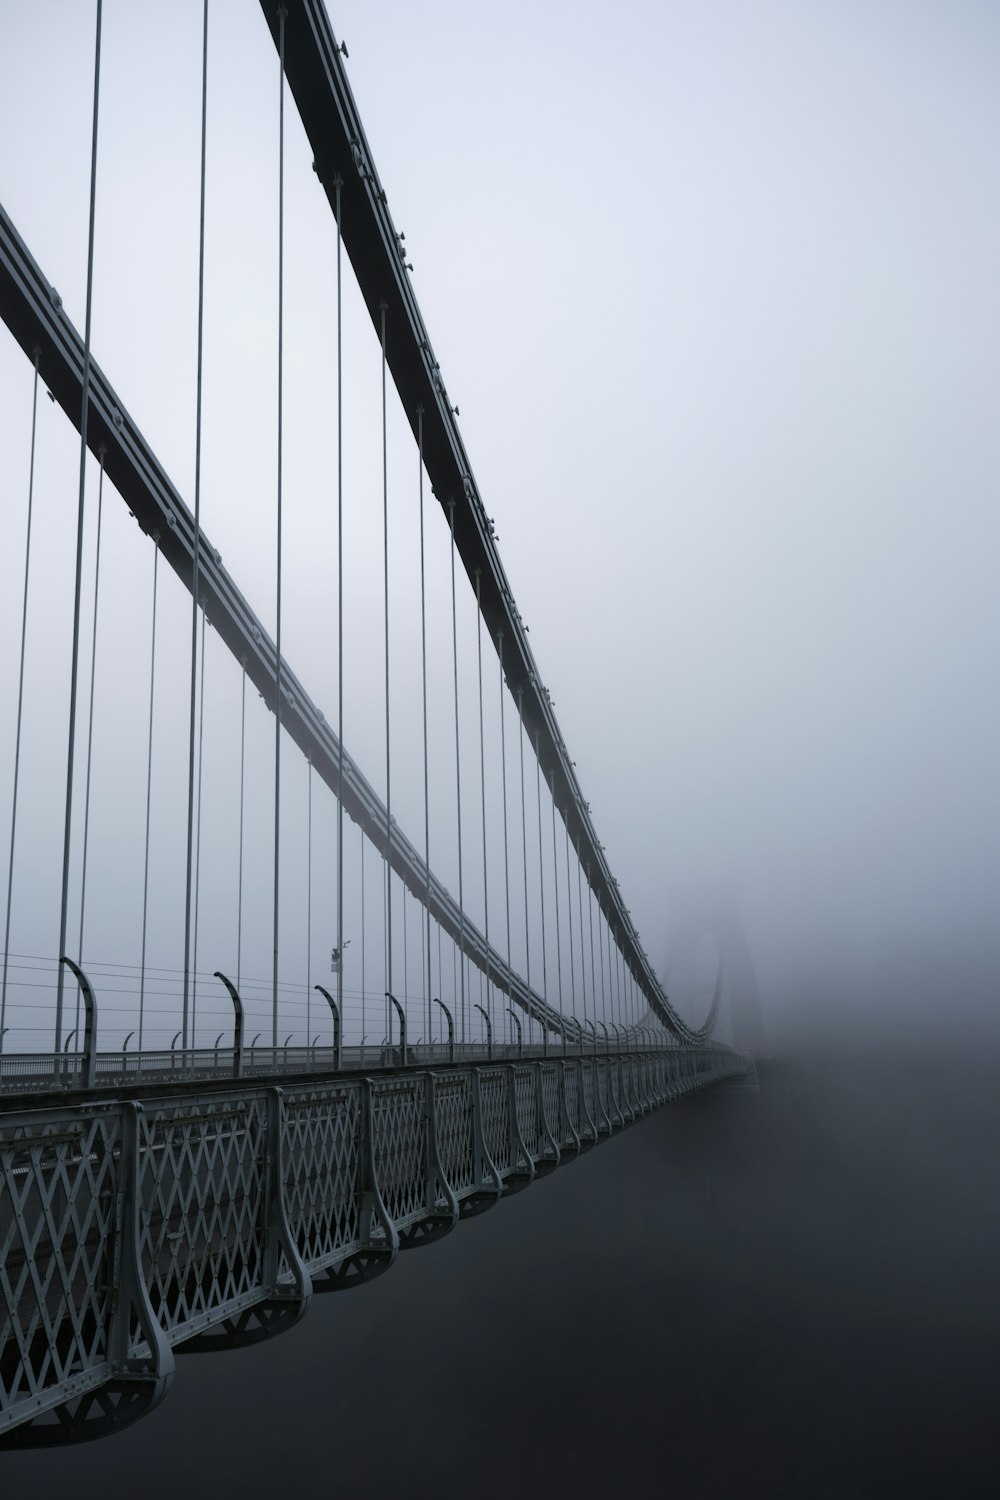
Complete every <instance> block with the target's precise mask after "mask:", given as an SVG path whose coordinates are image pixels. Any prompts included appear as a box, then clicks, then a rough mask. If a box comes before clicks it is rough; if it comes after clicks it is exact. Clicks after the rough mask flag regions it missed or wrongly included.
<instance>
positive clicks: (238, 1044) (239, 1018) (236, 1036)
mask: <svg viewBox="0 0 1000 1500" xmlns="http://www.w3.org/2000/svg"><path fill="white" fill-rule="evenodd" d="M215 978H216V979H221V981H222V983H223V984H224V985H225V986H226V989H227V990H228V991H229V998H230V999H231V1000H232V1002H233V1010H234V1011H235V1013H236V1019H235V1022H234V1026H233V1077H234V1078H242V1077H243V1026H244V1015H243V1001H242V1000H241V999H240V997H239V992H238V991H237V988H236V986H235V984H233V983H232V981H231V980H229V979H227V978H226V976H225V974H223V973H222V971H221V969H216V971H215Z"/></svg>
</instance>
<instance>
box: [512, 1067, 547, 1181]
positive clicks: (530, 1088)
mask: <svg viewBox="0 0 1000 1500" xmlns="http://www.w3.org/2000/svg"><path fill="white" fill-rule="evenodd" d="M514 1099H515V1101H516V1104H517V1128H518V1129H519V1130H520V1132H521V1139H522V1140H523V1141H524V1144H525V1146H526V1147H527V1148H528V1151H529V1152H530V1153H531V1156H532V1157H533V1158H536V1159H537V1157H538V1156H539V1155H540V1154H541V1149H542V1148H541V1139H540V1129H539V1124H538V1086H537V1084H536V1082H535V1070H534V1068H515V1069H514Z"/></svg>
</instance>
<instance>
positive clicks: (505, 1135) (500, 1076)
mask: <svg viewBox="0 0 1000 1500" xmlns="http://www.w3.org/2000/svg"><path fill="white" fill-rule="evenodd" d="M479 1089H480V1098H481V1100H482V1105H483V1139H484V1140H485V1142H486V1149H487V1151H488V1152H489V1154H490V1156H491V1157H492V1159H493V1164H494V1166H495V1167H497V1169H498V1170H499V1171H500V1172H506V1171H508V1169H509V1168H510V1164H511V1161H510V1105H509V1103H508V1100H507V1069H506V1068H483V1069H482V1071H481V1073H480V1075H479Z"/></svg>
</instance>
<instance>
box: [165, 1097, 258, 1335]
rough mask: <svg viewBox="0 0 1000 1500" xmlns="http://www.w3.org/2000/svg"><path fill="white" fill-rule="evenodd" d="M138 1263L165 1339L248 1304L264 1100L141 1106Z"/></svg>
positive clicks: (253, 1291) (254, 1286)
mask: <svg viewBox="0 0 1000 1500" xmlns="http://www.w3.org/2000/svg"><path fill="white" fill-rule="evenodd" d="M140 1139H141V1142H142V1155H141V1160H140V1168H139V1194H140V1199H141V1204H142V1242H141V1244H142V1262H143V1269H144V1273H145V1278H146V1284H147V1286H148V1288H149V1294H150V1300H151V1302H152V1305H153V1310H154V1312H155V1313H156V1316H157V1317H158V1318H159V1321H160V1324H161V1325H162V1327H163V1328H164V1330H165V1331H166V1333H167V1335H168V1337H169V1338H171V1339H176V1338H177V1337H179V1336H182V1335H183V1333H184V1332H185V1331H186V1330H187V1329H188V1328H189V1327H190V1326H191V1325H192V1324H193V1325H195V1326H197V1325H198V1324H200V1323H201V1322H203V1321H204V1320H205V1317H206V1315H207V1314H210V1313H215V1314H219V1313H220V1311H221V1310H223V1309H227V1308H232V1309H236V1308H238V1307H241V1306H243V1305H245V1304H246V1303H247V1302H248V1301H252V1300H253V1299H254V1297H255V1296H256V1295H258V1294H259V1290H260V1288H261V1285H262V1280H263V1265H262V1262H263V1254H264V1192H265V1172H266V1159H265V1158H266V1147H267V1102H266V1099H265V1098H264V1096H263V1095H251V1096H249V1097H244V1098H242V1099H228V1098H220V1099H218V1100H200V1101H198V1102H197V1103H190V1104H187V1103H178V1102H173V1101H171V1102H169V1103H161V1104H156V1105H149V1106H147V1108H146V1110H145V1112H144V1113H143V1115H142V1117H141V1122H140Z"/></svg>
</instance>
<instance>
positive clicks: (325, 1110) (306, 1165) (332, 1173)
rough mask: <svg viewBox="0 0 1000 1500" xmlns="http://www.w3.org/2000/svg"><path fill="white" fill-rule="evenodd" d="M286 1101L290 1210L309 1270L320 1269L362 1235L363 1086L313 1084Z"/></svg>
mask: <svg viewBox="0 0 1000 1500" xmlns="http://www.w3.org/2000/svg"><path fill="white" fill-rule="evenodd" d="M283 1102H284V1121H285V1126H284V1152H283V1155H282V1168H283V1171H282V1177H283V1184H282V1186H283V1191H284V1197H285V1212H286V1214H287V1216H288V1223H289V1228H290V1229H291V1232H292V1235H293V1237H294V1239H295V1242H296V1244H297V1246H298V1249H299V1254H300V1255H301V1256H302V1259H303V1260H304V1261H305V1263H306V1267H307V1269H308V1270H310V1271H318V1270H320V1269H321V1268H325V1267H327V1266H330V1265H333V1264H335V1263H336V1262H337V1261H338V1260H339V1259H341V1258H342V1257H344V1256H346V1255H348V1254H349V1253H350V1252H351V1251H352V1250H354V1249H356V1248H357V1245H358V1244H359V1242H360V1238H361V1193H362V1139H361V1129H362V1114H361V1085H360V1083H351V1084H346V1085H338V1086H335V1087H334V1086H331V1087H329V1088H325V1089H310V1090H308V1091H307V1092H303V1093H295V1094H289V1095H286V1096H285V1099H284V1101H283Z"/></svg>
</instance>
